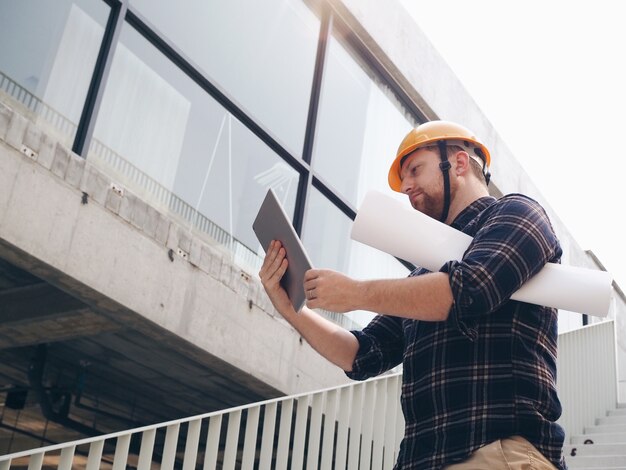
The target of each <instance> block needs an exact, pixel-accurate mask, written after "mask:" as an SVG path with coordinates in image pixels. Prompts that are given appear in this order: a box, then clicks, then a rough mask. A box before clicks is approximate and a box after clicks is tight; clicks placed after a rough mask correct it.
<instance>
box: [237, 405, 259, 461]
mask: <svg viewBox="0 0 626 470" xmlns="http://www.w3.org/2000/svg"><path fill="white" fill-rule="evenodd" d="M260 412H261V407H260V406H255V407H254V408H249V409H248V418H247V419H246V435H245V437H244V441H243V457H242V460H241V470H252V468H253V466H254V455H255V453H256V436H257V434H258V428H259V414H260Z"/></svg>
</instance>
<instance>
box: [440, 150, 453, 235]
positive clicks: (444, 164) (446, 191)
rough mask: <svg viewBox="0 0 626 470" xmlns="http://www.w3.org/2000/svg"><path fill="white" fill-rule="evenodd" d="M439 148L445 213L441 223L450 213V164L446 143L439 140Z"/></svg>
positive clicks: (443, 212)
mask: <svg viewBox="0 0 626 470" xmlns="http://www.w3.org/2000/svg"><path fill="white" fill-rule="evenodd" d="M437 147H439V157H440V158H441V162H440V163H439V168H441V173H443V211H442V212H441V218H440V219H439V220H440V221H441V222H444V223H445V221H446V219H447V218H448V212H449V210H450V173H449V171H450V168H451V167H452V165H450V162H449V161H448V149H447V148H446V141H445V140H443V139H442V140H439V141H437Z"/></svg>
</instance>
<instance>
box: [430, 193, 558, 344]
mask: <svg viewBox="0 0 626 470" xmlns="http://www.w3.org/2000/svg"><path fill="white" fill-rule="evenodd" d="M490 209H492V210H491V211H490V213H489V215H488V216H487V220H486V221H485V222H484V223H483V225H482V227H481V228H480V229H479V230H478V232H477V233H476V235H475V237H474V240H473V241H472V243H471V244H470V246H469V248H468V249H467V251H466V252H465V254H464V256H463V259H462V260H461V261H449V262H448V263H446V264H445V265H444V266H443V267H442V268H441V269H440V271H441V272H445V273H448V276H449V279H450V287H451V289H452V295H453V298H454V303H453V306H452V309H451V311H450V317H449V320H448V321H452V322H454V323H455V324H456V325H457V327H458V328H459V330H460V331H462V332H463V333H464V334H465V335H466V336H468V337H469V338H470V339H475V338H476V336H477V332H476V328H475V326H476V322H477V321H478V319H479V318H480V317H481V316H482V315H487V314H491V313H493V312H495V311H497V310H498V308H499V307H500V306H502V304H504V303H505V302H507V301H508V300H509V298H510V297H511V295H512V294H513V293H514V292H516V291H517V290H518V289H519V288H520V287H521V286H522V284H524V283H525V282H526V281H527V280H528V279H530V278H531V277H532V276H534V275H535V274H537V273H538V272H539V271H540V270H541V269H542V268H543V266H544V265H545V264H546V263H547V262H550V261H556V262H558V261H559V260H560V256H561V248H560V245H559V242H558V239H557V237H556V235H555V233H554V230H553V228H552V224H551V223H550V220H549V219H548V216H547V214H546V213H545V211H544V210H543V208H542V207H541V206H540V205H539V204H538V203H537V202H536V201H534V200H532V199H530V198H527V197H525V196H522V195H512V196H507V197H505V198H503V199H501V200H499V201H498V202H496V203H495V204H494V205H493V206H492V208H490Z"/></svg>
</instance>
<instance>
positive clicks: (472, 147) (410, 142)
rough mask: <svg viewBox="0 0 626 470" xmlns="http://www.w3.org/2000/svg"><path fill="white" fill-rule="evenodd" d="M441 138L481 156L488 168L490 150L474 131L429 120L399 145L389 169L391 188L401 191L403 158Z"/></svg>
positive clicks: (474, 156)
mask: <svg viewBox="0 0 626 470" xmlns="http://www.w3.org/2000/svg"><path fill="white" fill-rule="evenodd" d="M440 140H445V141H446V143H447V144H448V145H458V146H459V147H461V148H463V149H464V150H465V151H466V152H467V153H468V154H469V155H470V156H471V157H473V158H480V159H481V160H482V161H483V163H484V165H483V167H486V168H483V171H486V170H487V169H488V167H489V164H490V163H491V155H490V154H489V150H487V147H485V146H484V145H483V143H482V142H481V141H480V140H478V139H477V138H476V136H475V135H474V133H473V132H472V131H470V130H469V129H467V128H466V127H463V126H461V125H460V124H456V123H454V122H450V121H429V122H425V123H424V124H420V125H419V126H418V127H416V128H415V129H411V131H410V132H409V133H408V134H407V135H406V137H405V138H404V139H403V140H402V143H401V144H400V147H398V152H397V154H396V158H395V160H394V161H393V163H392V164H391V168H390V169H389V186H391V189H393V190H394V191H398V192H401V186H402V180H401V179H400V170H401V169H402V161H403V158H404V157H406V156H408V155H409V154H410V153H412V152H413V151H415V150H417V149H418V148H420V147H426V146H429V145H436V144H437V142H438V141H440Z"/></svg>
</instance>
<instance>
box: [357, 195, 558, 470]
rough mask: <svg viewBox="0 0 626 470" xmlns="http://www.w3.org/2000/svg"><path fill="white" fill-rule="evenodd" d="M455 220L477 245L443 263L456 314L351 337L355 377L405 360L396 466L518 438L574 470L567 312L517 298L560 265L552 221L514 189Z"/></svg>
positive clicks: (459, 456) (392, 320) (431, 463)
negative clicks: (567, 453) (566, 411)
mask: <svg viewBox="0 0 626 470" xmlns="http://www.w3.org/2000/svg"><path fill="white" fill-rule="evenodd" d="M452 226H453V227H454V228H456V229H458V230H461V231H462V232H464V233H467V234H468V235H471V236H472V237H474V240H473V242H472V243H471V245H470V247H469V248H468V250H467V251H466V252H465V255H464V256H463V259H462V260H461V261H449V262H447V263H446V264H445V265H444V266H443V267H442V268H441V269H440V271H441V272H445V273H447V274H448V275H449V278H450V287H451V288H452V294H453V297H454V304H453V306H452V309H451V310H450V314H449V317H448V319H447V320H446V321H442V322H426V321H415V320H407V319H402V318H399V317H393V316H377V317H375V318H374V319H373V320H372V322H371V323H370V324H369V325H368V326H366V327H365V328H364V329H363V330H362V331H353V332H352V333H353V334H354V335H355V336H356V338H357V339H358V341H359V351H358V353H357V356H356V359H355V361H354V364H353V369H352V371H351V372H349V373H348V374H347V375H348V376H349V377H350V378H352V379H355V380H365V379H367V378H369V377H373V376H376V375H379V374H381V373H383V372H385V371H387V370H389V369H391V368H393V367H395V366H396V365H398V364H400V363H402V364H403V381H402V382H403V383H402V396H401V402H402V411H403V413H404V417H405V421H406V427H405V435H404V439H403V441H402V444H401V446H400V452H399V456H398V461H397V463H396V466H395V469H396V470H408V469H419V470H424V469H440V468H442V467H444V466H446V465H450V464H453V463H458V462H460V461H463V460H465V459H467V458H468V457H469V456H470V454H471V453H472V452H474V451H475V450H477V449H478V448H480V447H482V446H484V445H486V444H488V443H490V442H493V441H495V440H498V439H501V438H506V437H508V436H513V435H519V436H523V437H525V438H526V439H527V440H528V441H530V442H531V443H532V444H534V446H535V447H537V449H538V450H539V451H541V453H542V454H543V455H545V456H546V457H547V458H548V459H549V460H550V461H551V462H552V463H553V464H554V465H555V466H556V467H557V468H560V469H565V468H566V467H565V463H564V462H563V460H562V456H561V454H562V446H563V440H564V432H563V429H562V428H561V427H560V426H559V425H558V424H556V420H557V419H558V418H559V416H560V415H561V404H560V402H559V399H558V397H557V393H556V353H557V312H556V310H555V309H553V308H547V307H541V306H537V305H532V304H528V303H523V302H518V301H514V300H509V297H510V296H511V294H513V293H514V292H515V291H516V290H517V289H518V288H519V287H520V286H521V285H522V284H524V282H525V281H527V280H528V279H529V278H530V277H532V276H533V275H534V274H536V273H537V272H539V271H540V270H541V268H542V267H543V266H544V265H545V264H546V263H547V262H553V263H558V262H559V261H560V257H561V253H562V251H561V248H560V245H559V241H558V240H557V238H556V235H555V234H554V230H553V228H552V225H551V223H550V221H549V219H548V217H547V215H546V213H545V211H544V210H543V208H542V207H541V206H540V205H539V204H538V203H537V202H536V201H534V200H532V199H530V198H528V197H526V196H523V195H520V194H512V195H508V196H505V197H503V198H501V199H499V200H496V199H494V198H492V197H483V198H481V199H478V200H477V201H475V202H474V203H472V204H471V205H470V206H468V207H467V208H466V209H465V210H464V211H463V212H462V213H461V214H459V216H458V217H457V218H456V219H455V221H454V223H453V224H452ZM415 243H420V240H415ZM427 272H428V271H426V270H425V269H417V270H415V271H414V272H413V273H411V276H419V275H422V274H424V273H427Z"/></svg>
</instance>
